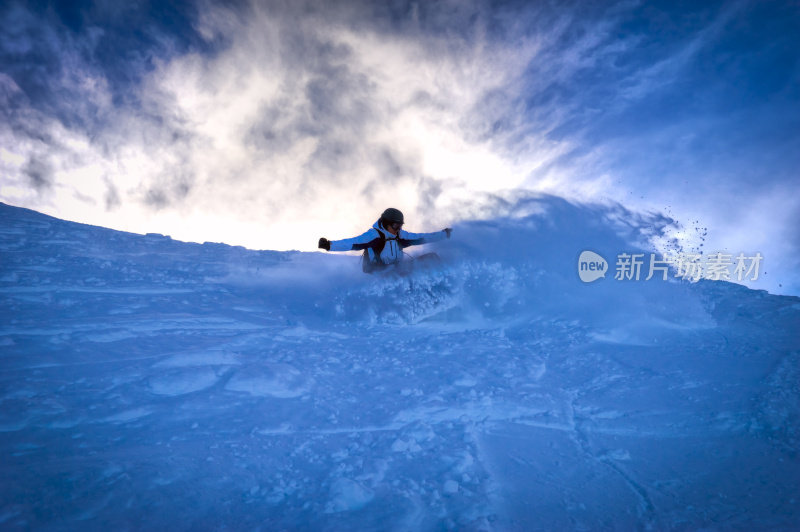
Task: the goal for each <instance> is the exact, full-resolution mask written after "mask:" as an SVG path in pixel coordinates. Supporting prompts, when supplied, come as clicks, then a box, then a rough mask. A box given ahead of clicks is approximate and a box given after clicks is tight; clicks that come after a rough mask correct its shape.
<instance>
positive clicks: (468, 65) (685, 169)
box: [0, 1, 800, 294]
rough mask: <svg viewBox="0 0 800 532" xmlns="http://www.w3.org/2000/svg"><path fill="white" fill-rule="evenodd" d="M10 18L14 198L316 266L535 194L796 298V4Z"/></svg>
mask: <svg viewBox="0 0 800 532" xmlns="http://www.w3.org/2000/svg"><path fill="white" fill-rule="evenodd" d="M0 22H2V27H3V30H2V31H3V34H2V40H0V113H2V120H0V121H2V124H0V200H1V201H4V202H7V203H10V204H13V205H18V206H24V207H29V208H33V209H36V210H40V211H43V212H46V213H48V214H52V215H55V216H59V217H63V218H67V219H71V220H76V221H81V222H85V223H92V224H97V225H103V226H107V227H113V228H116V229H123V230H128V231H135V232H160V233H165V234H170V235H172V236H173V237H174V238H180V239H184V240H195V241H205V240H209V241H225V242H229V243H233V244H242V245H246V246H248V247H254V248H271V249H301V250H312V249H314V247H315V244H316V239H317V238H318V237H319V236H323V235H324V236H327V237H329V238H344V237H348V236H353V235H354V234H357V233H360V232H361V231H362V230H363V229H364V228H366V227H367V226H368V225H369V224H371V223H372V221H374V219H375V218H376V217H377V214H378V213H379V212H380V211H382V210H383V209H384V208H385V207H386V206H389V205H393V206H396V207H399V208H401V209H402V210H403V211H404V212H406V214H407V217H408V218H409V219H410V220H411V221H413V223H412V224H410V226H413V227H410V228H411V229H415V230H433V229H438V228H440V227H443V226H444V225H449V224H453V223H457V222H458V220H460V219H468V218H473V217H476V216H492V215H493V214H496V208H495V206H496V205H498V201H497V199H498V198H501V199H503V198H505V199H508V200H509V201H513V200H512V198H514V197H518V196H519V195H520V194H526V193H537V192H544V193H550V194H557V195H560V196H563V197H565V198H567V199H569V200H570V201H576V202H578V201H579V202H606V203H612V202H618V203H621V204H623V205H624V206H625V207H627V208H629V209H632V210H641V211H655V212H660V213H665V214H667V215H669V216H672V217H673V218H674V219H675V220H676V221H677V222H678V223H680V224H681V226H682V230H677V234H678V237H679V238H681V239H682V240H683V241H684V242H685V244H686V245H687V247H691V246H695V247H696V246H699V244H700V240H701V235H704V236H702V239H703V240H702V244H703V246H704V249H705V250H707V251H715V250H717V249H720V250H721V249H727V250H728V251H730V252H733V253H737V252H739V251H745V252H755V251H759V252H761V253H762V254H763V255H764V257H765V262H764V270H765V271H766V276H765V277H766V278H765V279H762V283H761V284H760V285H759V286H760V287H763V288H768V289H770V290H771V291H773V292H778V293H794V294H800V275H798V274H797V273H796V272H797V271H798V270H799V269H800V258H799V257H800V236H798V229H797V228H798V227H800V199H798V195H797V190H798V184H800V178H798V175H797V168H800V160H799V159H800V155H798V154H800V112H799V111H800V66H799V65H798V51H797V49H798V47H797V39H796V35H797V34H798V30H800V8H798V7H797V4H796V3H795V2H685V3H681V2H662V3H656V2H646V3H644V2H602V3H585V2H574V3H558V4H555V5H554V4H551V3H544V2H516V3H515V2H496V3H493V2H480V1H473V2H469V1H458V2H454V1H443V2H352V1H351V2H303V1H301V2H247V1H241V2H235V3H230V2H225V3H215V2H173V3H169V4H167V3H162V2H151V3H148V2H139V3H135V4H129V5H128V4H121V3H116V2H112V3H101V2H98V3H92V2H59V3H47V2H27V3H25V2H23V3H20V2H6V3H4V4H3V7H2V8H0ZM500 203H502V202H500ZM577 251H579V250H576V252H577Z"/></svg>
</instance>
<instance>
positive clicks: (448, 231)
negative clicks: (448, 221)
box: [443, 227, 453, 238]
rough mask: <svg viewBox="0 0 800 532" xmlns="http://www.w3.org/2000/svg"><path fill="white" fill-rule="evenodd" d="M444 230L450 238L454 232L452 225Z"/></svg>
mask: <svg viewBox="0 0 800 532" xmlns="http://www.w3.org/2000/svg"><path fill="white" fill-rule="evenodd" d="M443 231H444V232H445V233H447V238H450V233H452V232H453V229H452V228H450V227H448V228H447V229H443Z"/></svg>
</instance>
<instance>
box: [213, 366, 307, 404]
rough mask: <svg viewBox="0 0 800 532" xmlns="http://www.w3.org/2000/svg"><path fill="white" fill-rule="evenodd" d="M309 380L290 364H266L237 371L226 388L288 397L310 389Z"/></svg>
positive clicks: (297, 395)
mask: <svg viewBox="0 0 800 532" xmlns="http://www.w3.org/2000/svg"><path fill="white" fill-rule="evenodd" d="M309 385H310V383H309V381H308V379H307V378H306V376H305V375H303V374H302V373H301V372H300V371H299V370H298V369H297V368H295V367H294V366H290V365H289V364H264V365H263V366H260V367H258V368H248V369H247V370H242V371H239V372H238V373H236V374H235V375H234V376H233V377H232V378H231V380H230V381H228V384H227V385H226V386H225V389H226V390H229V391H232V392H245V393H249V394H250V395H254V396H259V397H278V398H283V399H288V398H292V397H299V396H301V395H303V394H304V393H305V392H307V391H308V388H309Z"/></svg>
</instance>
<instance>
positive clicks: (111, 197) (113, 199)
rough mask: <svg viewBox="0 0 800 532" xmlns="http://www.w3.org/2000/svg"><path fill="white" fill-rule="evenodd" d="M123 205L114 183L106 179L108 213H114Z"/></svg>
mask: <svg viewBox="0 0 800 532" xmlns="http://www.w3.org/2000/svg"><path fill="white" fill-rule="evenodd" d="M121 204H122V200H121V199H120V197H119V190H118V189H117V187H116V186H114V183H112V182H111V181H110V180H108V179H106V195H105V206H106V211H113V210H115V209H118V208H119V206H120V205H121Z"/></svg>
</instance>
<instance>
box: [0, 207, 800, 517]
mask: <svg viewBox="0 0 800 532" xmlns="http://www.w3.org/2000/svg"><path fill="white" fill-rule="evenodd" d="M519 209H522V210H521V211H518V212H517V214H520V213H522V214H525V213H527V216H517V217H513V218H511V217H510V218H507V219H496V220H493V221H486V222H473V223H468V224H461V225H457V226H456V227H455V232H454V235H453V239H452V240H450V241H447V242H444V243H441V244H440V245H437V247H436V248H433V247H432V248H431V249H430V251H432V250H434V249H435V250H436V251H437V252H438V253H439V254H440V255H441V256H442V257H443V259H444V260H443V264H442V265H440V266H437V267H435V268H432V269H428V270H420V271H416V272H415V273H414V274H413V275H411V276H408V277H393V276H388V277H377V276H366V275H364V274H362V273H361V272H360V269H359V262H358V257H354V256H347V255H334V254H325V253H299V252H287V253H279V252H271V251H260V252H259V251H250V250H245V249H243V248H232V247H228V246H225V245H221V244H203V245H200V244H188V243H181V242H176V241H172V240H170V239H169V238H168V237H163V236H160V235H148V236H139V235H133V234H127V233H119V232H115V231H111V230H107V229H101V228H96V227H89V226H84V225H78V224H73V223H69V222H64V221H59V220H56V219H53V218H49V217H46V216H44V215H41V214H37V213H34V212H32V211H27V210H23V209H18V208H14V207H10V206H7V205H2V204H0V320H1V321H0V405H1V406H0V453H2V456H3V460H2V462H0V464H1V465H0V476H1V477H2V479H3V482H2V485H0V505H1V506H0V528H3V529H4V530H16V529H19V530H26V529H34V530H57V529H73V530H133V529H138V530H220V529H228V530H283V529H285V530H441V529H460V530H525V531H527V530H568V529H574V530H589V529H619V530H631V529H639V528H643V529H656V530H665V529H677V530H695V529H698V528H706V529H742V530H753V529H797V528H798V527H800V500H799V499H800V457H798V446H800V429H799V428H798V424H799V423H800V391H799V387H800V332H798V331H800V299H798V298H792V297H781V296H773V295H769V294H767V293H765V292H759V291H753V290H749V289H747V288H745V287H743V286H740V285H734V284H729V283H722V282H711V281H705V282H700V283H696V284H690V283H686V282H677V281H675V280H669V281H663V280H651V281H647V282H645V281H639V282H635V281H630V282H625V281H616V280H614V279H613V278H611V276H609V277H608V278H606V279H602V280H599V281H598V282H595V283H591V284H584V283H582V282H581V281H580V280H579V279H578V276H577V273H576V259H577V256H578V253H579V252H580V251H581V250H584V249H593V250H595V251H597V252H599V253H600V254H602V255H604V256H606V257H608V256H614V255H615V254H617V253H619V252H621V251H625V250H633V249H635V248H634V245H635V244H634V242H639V243H641V242H643V241H644V240H646V239H647V238H649V237H653V236H657V235H658V234H659V233H660V232H661V230H662V229H663V226H664V224H665V223H666V222H665V221H663V220H660V219H659V218H658V217H653V218H652V219H645V218H642V217H635V216H633V215H632V214H631V213H627V212H625V211H624V210H621V209H616V210H614V209H608V208H601V207H586V206H576V205H571V204H569V203H567V202H565V201H563V200H559V199H557V198H547V197H545V198H540V199H538V200H530V201H528V202H523V203H522V204H521V205H520V206H519ZM371 222H372V220H365V225H367V224H371ZM409 225H410V227H409V229H410V230H419V231H423V230H430V229H431V228H425V227H413V224H409ZM320 236H327V237H329V238H341V237H344V236H351V235H324V234H320ZM412 250H413V253H417V250H416V249H415V248H412ZM421 251H428V250H421Z"/></svg>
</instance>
